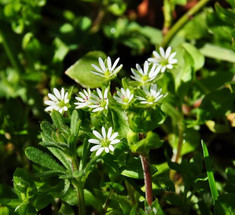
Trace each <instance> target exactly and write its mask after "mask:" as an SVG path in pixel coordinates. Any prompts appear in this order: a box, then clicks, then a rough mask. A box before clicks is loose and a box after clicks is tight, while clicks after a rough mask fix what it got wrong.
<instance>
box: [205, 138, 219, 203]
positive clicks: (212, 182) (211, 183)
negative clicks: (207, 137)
mask: <svg viewBox="0 0 235 215" xmlns="http://www.w3.org/2000/svg"><path fill="white" fill-rule="evenodd" d="M202 150H203V156H204V160H205V164H206V171H207V176H208V181H209V186H210V190H211V195H212V199H213V203H215V201H216V200H217V198H218V196H219V194H218V191H217V188H216V183H215V178H214V174H213V171H212V167H211V163H210V162H211V161H210V158H209V153H208V149H207V147H206V144H205V143H204V141H203V140H202Z"/></svg>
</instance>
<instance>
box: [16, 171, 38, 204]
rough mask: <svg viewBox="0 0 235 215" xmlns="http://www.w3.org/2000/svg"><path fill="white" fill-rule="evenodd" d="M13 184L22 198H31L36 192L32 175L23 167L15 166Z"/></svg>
mask: <svg viewBox="0 0 235 215" xmlns="http://www.w3.org/2000/svg"><path fill="white" fill-rule="evenodd" d="M13 184H14V189H15V191H16V192H17V193H18V194H19V196H20V198H21V199H22V200H25V199H30V198H32V197H33V196H34V195H35V194H36V192H37V190H36V186H35V184H34V182H33V180H32V176H31V175H29V173H28V172H27V171H26V170H25V169H21V168H17V169H16V170H15V172H14V175H13Z"/></svg>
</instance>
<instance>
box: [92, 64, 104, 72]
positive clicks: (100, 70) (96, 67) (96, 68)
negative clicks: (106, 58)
mask: <svg viewBox="0 0 235 215" xmlns="http://www.w3.org/2000/svg"><path fill="white" fill-rule="evenodd" d="M91 66H92V67H93V68H94V69H95V70H97V71H98V72H100V73H104V72H105V71H103V70H102V69H100V68H99V67H98V66H96V65H95V64H91Z"/></svg>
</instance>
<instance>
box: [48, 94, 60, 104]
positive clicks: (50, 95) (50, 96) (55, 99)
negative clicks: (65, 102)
mask: <svg viewBox="0 0 235 215" xmlns="http://www.w3.org/2000/svg"><path fill="white" fill-rule="evenodd" d="M48 97H49V98H50V99H51V100H53V101H55V102H58V99H57V98H56V97H55V96H54V95H53V94H51V93H48Z"/></svg>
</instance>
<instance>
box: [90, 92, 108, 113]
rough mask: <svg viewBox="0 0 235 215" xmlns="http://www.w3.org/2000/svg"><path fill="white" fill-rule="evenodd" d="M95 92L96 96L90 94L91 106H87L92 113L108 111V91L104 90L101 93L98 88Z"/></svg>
mask: <svg viewBox="0 0 235 215" xmlns="http://www.w3.org/2000/svg"><path fill="white" fill-rule="evenodd" d="M96 92H97V95H98V96H97V95H96V94H94V93H91V98H90V102H91V105H89V107H90V108H92V109H93V110H92V112H98V111H102V110H104V109H108V104H109V100H108V92H109V89H108V88H106V89H105V90H104V93H103V92H101V90H100V89H99V88H97V89H96Z"/></svg>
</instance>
